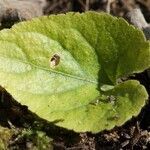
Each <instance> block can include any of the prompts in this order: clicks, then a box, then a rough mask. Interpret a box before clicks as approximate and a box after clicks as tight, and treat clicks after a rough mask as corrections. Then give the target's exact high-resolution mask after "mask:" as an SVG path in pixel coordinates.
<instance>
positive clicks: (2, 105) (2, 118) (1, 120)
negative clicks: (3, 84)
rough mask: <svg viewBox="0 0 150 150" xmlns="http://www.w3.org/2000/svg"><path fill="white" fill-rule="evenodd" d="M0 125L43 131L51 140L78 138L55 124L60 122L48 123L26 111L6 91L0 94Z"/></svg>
mask: <svg viewBox="0 0 150 150" xmlns="http://www.w3.org/2000/svg"><path fill="white" fill-rule="evenodd" d="M0 98H1V100H0V125H1V126H3V127H8V128H11V124H12V125H13V126H15V127H17V128H29V129H32V130H39V131H44V132H45V133H46V135H48V136H50V137H51V138H54V139H55V138H58V137H68V138H70V139H71V138H72V137H77V138H78V137H79V134H78V133H75V132H74V131H72V130H67V129H65V128H62V127H58V126H56V125H55V124H56V123H57V122H59V121H62V120H55V121H54V122H48V121H46V120H44V119H42V118H40V117H39V116H37V115H36V114H34V113H33V112H31V111H29V110H28V107H27V106H23V105H21V104H20V103H18V102H17V101H15V100H14V99H13V97H12V96H11V95H10V94H9V93H7V92H6V91H4V90H3V91H1V92H0Z"/></svg>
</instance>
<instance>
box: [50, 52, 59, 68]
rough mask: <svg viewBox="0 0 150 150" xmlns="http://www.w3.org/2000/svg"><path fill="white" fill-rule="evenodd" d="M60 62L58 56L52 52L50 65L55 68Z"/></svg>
mask: <svg viewBox="0 0 150 150" xmlns="http://www.w3.org/2000/svg"><path fill="white" fill-rule="evenodd" d="M59 62H60V56H59V55H57V54H54V55H53V57H52V58H51V60H50V67H51V68H55V67H56V66H57V65H58V64H59Z"/></svg>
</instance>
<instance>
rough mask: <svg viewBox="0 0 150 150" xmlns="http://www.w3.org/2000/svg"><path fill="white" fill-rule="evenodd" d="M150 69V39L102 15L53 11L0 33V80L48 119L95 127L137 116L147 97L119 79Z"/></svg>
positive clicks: (78, 127)
mask: <svg viewBox="0 0 150 150" xmlns="http://www.w3.org/2000/svg"><path fill="white" fill-rule="evenodd" d="M148 67H150V43H149V42H148V41H146V40H145V37H144V35H143V33H142V32H141V31H139V30H138V29H136V28H134V27H133V26H130V25H129V24H127V22H126V21H124V20H123V19H120V18H119V19H118V18H115V17H112V16H110V15H108V14H105V13H96V12H86V13H83V14H79V13H68V14H66V15H51V16H49V17H41V18H37V19H33V20H32V21H27V22H22V23H19V24H17V25H15V26H14V27H13V28H12V29H10V30H3V31H1V34H0V85H1V86H2V87H4V88H5V89H6V90H7V91H8V92H9V93H10V94H11V95H12V96H13V97H14V98H15V99H16V100H17V101H18V102H20V103H21V104H23V105H27V106H28V108H29V109H30V110H31V111H32V112H34V113H36V114H37V115H38V116H39V117H41V118H44V119H46V120H48V121H50V122H51V121H55V120H59V122H57V123H56V124H57V125H58V126H61V127H64V128H68V129H72V130H74V131H76V132H84V131H91V132H94V133H96V132H99V131H102V130H104V129H111V128H113V127H114V126H116V125H117V126H120V125H122V124H123V123H124V122H125V121H127V120H129V119H130V118H131V117H132V116H136V115H137V114H138V113H139V112H140V110H141V108H142V106H144V104H145V101H146V99H148V94H147V92H146V90H145V88H144V87H143V86H142V85H140V83H139V82H138V81H133V80H129V81H126V82H124V83H120V84H118V83H117V80H118V79H119V78H121V77H126V76H127V75H130V74H133V73H139V72H142V71H143V70H145V69H147V68H148Z"/></svg>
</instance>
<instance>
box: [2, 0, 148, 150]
mask: <svg viewBox="0 0 150 150" xmlns="http://www.w3.org/2000/svg"><path fill="white" fill-rule="evenodd" d="M137 7H139V8H141V10H142V12H143V14H144V16H145V18H146V20H147V21H148V22H150V0H113V2H112V3H111V5H110V7H108V5H107V0H49V1H48V3H47V5H46V7H45V9H44V14H45V15H49V14H52V13H54V14H58V13H65V12H68V11H78V12H84V11H87V10H94V11H107V12H110V13H111V14H113V15H115V16H122V17H124V18H126V14H127V13H128V12H129V11H130V10H131V9H133V8H137ZM5 21H6V22H7V19H6V20H5ZM15 22H16V20H15ZM131 78H132V79H137V80H139V81H140V82H141V84H143V85H144V86H145V87H146V89H147V91H148V93H149V94H150V79H149V77H148V75H147V72H146V71H145V72H143V73H141V74H137V75H135V77H131ZM1 97H3V98H4V101H2V102H0V125H1V126H5V127H7V128H11V125H10V124H9V123H8V120H9V121H10V122H11V123H12V124H13V126H15V127H16V128H19V129H21V130H22V129H23V128H33V129H34V130H42V131H44V132H45V133H46V134H47V135H48V136H49V137H52V138H53V139H54V141H53V146H54V150H118V149H120V150H121V149H122V150H126V149H139V150H142V149H150V102H149V101H148V103H147V104H146V106H145V107H144V108H143V109H142V111H141V113H140V114H139V115H138V116H137V117H135V118H133V119H131V120H130V121H128V122H127V123H126V124H124V125H123V126H122V127H116V128H114V129H113V130H111V131H103V132H101V133H99V134H95V135H93V134H91V133H80V134H77V133H74V132H72V131H67V130H65V129H61V128H57V127H55V126H53V125H47V123H46V122H45V121H43V120H41V119H40V118H38V117H37V116H35V115H34V114H32V113H31V112H29V111H28V110H27V107H26V106H21V105H19V104H18V103H16V102H15V101H14V100H13V99H12V97H11V96H10V95H9V94H7V93H6V92H5V91H4V92H2V93H1ZM35 121H36V122H37V124H35ZM15 136H17V135H15ZM15 136H14V137H15ZM14 137H12V139H11V143H13V146H12V144H11V143H10V144H9V149H28V148H27V146H26V145H27V141H26V140H25V139H24V138H22V139H21V140H18V141H19V144H18V141H17V140H14V139H16V138H14ZM18 139H19V138H18ZM20 143H21V144H20ZM19 145H21V147H20V146H19ZM12 147H13V148H12Z"/></svg>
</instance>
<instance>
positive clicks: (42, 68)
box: [0, 55, 98, 84]
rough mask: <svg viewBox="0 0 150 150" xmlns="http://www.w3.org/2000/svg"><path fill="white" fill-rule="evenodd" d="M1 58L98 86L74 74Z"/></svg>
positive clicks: (95, 82)
mask: <svg viewBox="0 0 150 150" xmlns="http://www.w3.org/2000/svg"><path fill="white" fill-rule="evenodd" d="M0 57H1V58H5V59H14V60H17V61H19V62H21V63H24V64H28V65H30V66H32V67H35V68H38V69H41V70H44V71H47V72H52V73H54V74H59V75H62V76H67V77H70V78H73V79H76V80H81V81H84V82H88V83H92V84H98V82H97V81H96V80H95V81H94V80H91V79H85V78H82V77H78V76H75V75H72V74H67V73H64V72H60V71H56V70H53V69H50V68H49V69H47V68H44V67H40V66H38V65H36V64H34V63H31V62H26V61H22V60H19V59H15V58H8V57H4V56H2V55H0Z"/></svg>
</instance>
